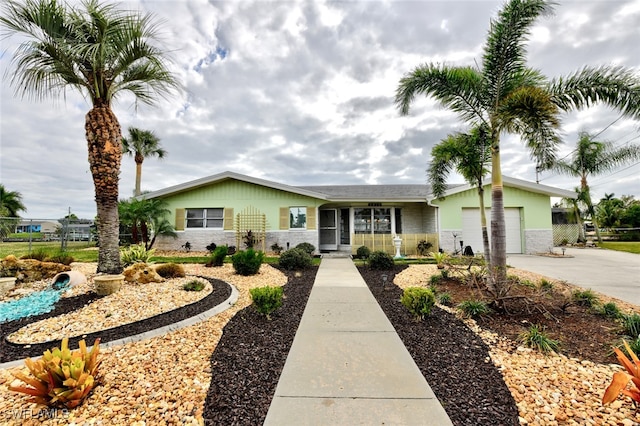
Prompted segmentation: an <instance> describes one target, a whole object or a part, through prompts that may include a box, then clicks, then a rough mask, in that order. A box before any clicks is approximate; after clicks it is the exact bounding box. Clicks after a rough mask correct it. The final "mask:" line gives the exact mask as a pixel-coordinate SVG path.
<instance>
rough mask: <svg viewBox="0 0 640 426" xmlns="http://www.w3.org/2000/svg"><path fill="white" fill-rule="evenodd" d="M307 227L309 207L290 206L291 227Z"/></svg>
mask: <svg viewBox="0 0 640 426" xmlns="http://www.w3.org/2000/svg"><path fill="white" fill-rule="evenodd" d="M306 227H307V208H306V207H290V208H289V228H291V229H305V228H306Z"/></svg>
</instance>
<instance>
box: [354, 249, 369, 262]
mask: <svg viewBox="0 0 640 426" xmlns="http://www.w3.org/2000/svg"><path fill="white" fill-rule="evenodd" d="M370 254H371V250H370V249H369V247H367V246H360V247H358V250H356V257H357V258H358V259H365V260H366V259H368V258H369V255H370Z"/></svg>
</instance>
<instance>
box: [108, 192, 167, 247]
mask: <svg viewBox="0 0 640 426" xmlns="http://www.w3.org/2000/svg"><path fill="white" fill-rule="evenodd" d="M118 213H119V215H120V223H121V225H122V226H123V227H124V228H126V230H125V232H127V231H129V232H131V240H132V241H131V242H132V243H133V244H140V243H144V245H145V247H146V248H147V250H149V249H151V247H153V244H154V243H155V241H156V238H157V237H158V235H166V236H172V237H177V234H176V233H175V230H174V228H173V225H171V222H169V220H168V219H167V218H166V217H167V215H168V214H170V213H171V212H170V211H169V210H168V209H167V204H166V201H164V200H161V199H159V198H154V199H152V200H147V199H142V200H137V199H135V198H131V199H130V200H121V201H120V203H118Z"/></svg>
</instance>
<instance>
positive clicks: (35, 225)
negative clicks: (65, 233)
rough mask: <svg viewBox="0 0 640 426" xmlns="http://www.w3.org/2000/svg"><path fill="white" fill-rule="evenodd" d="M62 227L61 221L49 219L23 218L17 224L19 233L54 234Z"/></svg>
mask: <svg viewBox="0 0 640 426" xmlns="http://www.w3.org/2000/svg"><path fill="white" fill-rule="evenodd" d="M59 228H60V223H58V222H54V221H49V220H37V219H22V220H21V221H20V223H18V225H17V226H16V232H17V233H23V232H24V233H27V234H28V233H30V232H42V233H43V234H53V233H55V232H56V231H57V230H58V229H59Z"/></svg>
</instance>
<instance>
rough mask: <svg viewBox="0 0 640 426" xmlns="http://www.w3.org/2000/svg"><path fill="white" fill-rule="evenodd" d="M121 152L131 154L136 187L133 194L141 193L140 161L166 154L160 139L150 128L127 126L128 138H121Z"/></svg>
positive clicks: (162, 156)
mask: <svg viewBox="0 0 640 426" xmlns="http://www.w3.org/2000/svg"><path fill="white" fill-rule="evenodd" d="M122 153H123V154H129V155H131V156H133V158H134V161H135V162H136V189H135V192H134V195H135V196H136V197H137V196H138V195H140V194H142V192H141V191H140V180H141V178H142V162H143V161H144V159H145V158H149V157H153V156H156V157H158V158H160V159H162V158H164V156H165V155H167V151H165V150H164V149H163V148H162V147H161V146H160V139H159V138H158V137H157V136H156V135H155V134H154V133H153V132H152V131H150V130H140V129H138V128H135V127H129V138H126V137H123V138H122Z"/></svg>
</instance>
